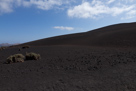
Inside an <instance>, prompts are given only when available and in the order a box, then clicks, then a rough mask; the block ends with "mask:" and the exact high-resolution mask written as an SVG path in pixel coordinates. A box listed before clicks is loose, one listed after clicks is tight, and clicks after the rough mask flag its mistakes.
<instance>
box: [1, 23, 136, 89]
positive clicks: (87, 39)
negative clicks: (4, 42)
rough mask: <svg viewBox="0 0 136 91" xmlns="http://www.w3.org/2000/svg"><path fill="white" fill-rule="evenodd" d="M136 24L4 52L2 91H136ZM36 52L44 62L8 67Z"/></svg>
mask: <svg viewBox="0 0 136 91" xmlns="http://www.w3.org/2000/svg"><path fill="white" fill-rule="evenodd" d="M135 26H136V23H130V24H117V25H112V26H108V27H104V28H100V29H96V30H93V31H89V32H86V33H79V34H71V35H64V36H58V37H52V38H47V39H42V40H37V41H33V42H29V43H26V44H23V45H30V46H31V47H30V48H27V49H21V50H19V48H20V47H21V46H22V45H19V46H15V47H9V48H7V49H5V50H1V51H0V91H136V47H135V46H136V42H135V41H136V27H135ZM26 52H35V53H39V54H40V55H41V59H40V60H28V61H25V62H24V63H13V64H4V62H5V61H6V58H7V57H8V56H10V55H13V54H17V53H22V54H24V55H25V53H26Z"/></svg>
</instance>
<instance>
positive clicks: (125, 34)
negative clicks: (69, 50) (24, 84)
mask: <svg viewBox="0 0 136 91" xmlns="http://www.w3.org/2000/svg"><path fill="white" fill-rule="evenodd" d="M25 44H26V45H32V46H46V45H84V46H108V47H109V46H115V47H117V46H118V47H128V46H130V47H135V46H136V23H123V24H116V25H110V26H106V27H103V28H99V29H95V30H91V31H88V32H84V33H77V34H69V35H62V36H57V37H51V38H45V39H41V40H37V41H33V42H29V43H25Z"/></svg>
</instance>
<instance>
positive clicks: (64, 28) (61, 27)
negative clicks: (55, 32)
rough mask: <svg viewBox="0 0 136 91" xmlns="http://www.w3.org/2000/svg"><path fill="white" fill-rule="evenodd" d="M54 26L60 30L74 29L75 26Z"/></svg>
mask: <svg viewBox="0 0 136 91" xmlns="http://www.w3.org/2000/svg"><path fill="white" fill-rule="evenodd" d="M54 28H55V29H60V30H68V31H71V30H74V28H73V27H64V26H55V27H54Z"/></svg>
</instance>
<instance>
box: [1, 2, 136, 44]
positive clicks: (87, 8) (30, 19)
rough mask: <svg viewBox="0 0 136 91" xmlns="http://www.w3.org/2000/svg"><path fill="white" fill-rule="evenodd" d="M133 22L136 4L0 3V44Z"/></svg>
mask: <svg viewBox="0 0 136 91" xmlns="http://www.w3.org/2000/svg"><path fill="white" fill-rule="evenodd" d="M128 22H136V0H0V43H25V42H29V41H34V40H38V39H43V38H48V37H53V36H59V35H64V34H71V33H79V32H86V31H90V30H93V29H97V28H100V27H104V26H108V25H112V24H117V23H128Z"/></svg>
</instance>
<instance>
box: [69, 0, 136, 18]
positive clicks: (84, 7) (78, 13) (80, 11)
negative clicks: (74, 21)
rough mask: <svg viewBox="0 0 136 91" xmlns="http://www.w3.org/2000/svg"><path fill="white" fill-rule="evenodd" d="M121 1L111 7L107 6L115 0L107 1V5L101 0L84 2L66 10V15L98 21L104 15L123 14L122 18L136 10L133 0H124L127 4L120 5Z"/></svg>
mask: <svg viewBox="0 0 136 91" xmlns="http://www.w3.org/2000/svg"><path fill="white" fill-rule="evenodd" d="M123 1H124V0H120V2H116V4H112V5H109V4H110V3H112V2H115V0H110V1H108V4H107V1H105V0H103V2H102V1H101V0H93V1H92V2H88V1H85V2H82V4H80V5H77V6H74V7H73V8H70V9H68V11H67V14H68V16H69V17H76V18H92V19H98V18H99V17H102V16H104V15H111V16H118V15H121V14H123V16H126V15H127V14H128V13H129V12H130V11H133V10H136V5H135V4H133V3H132V2H134V1H133V0H130V1H128V0H125V1H126V2H128V3H127V4H126V3H122V2H123ZM117 3H119V4H117ZM121 3H122V4H121Z"/></svg>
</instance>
